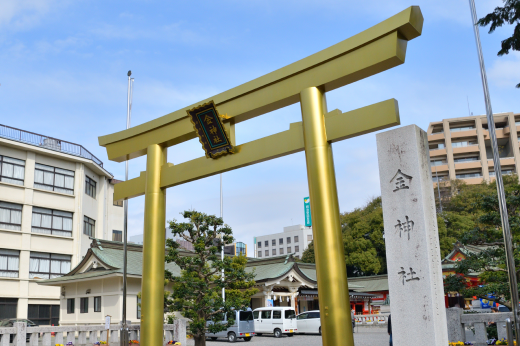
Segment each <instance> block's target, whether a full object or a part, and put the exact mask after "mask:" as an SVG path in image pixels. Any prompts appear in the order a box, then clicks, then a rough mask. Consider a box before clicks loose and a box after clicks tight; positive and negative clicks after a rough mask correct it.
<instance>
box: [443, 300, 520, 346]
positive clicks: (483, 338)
mask: <svg viewBox="0 0 520 346" xmlns="http://www.w3.org/2000/svg"><path fill="white" fill-rule="evenodd" d="M446 317H447V320H448V340H449V341H450V342H457V341H463V342H465V341H466V327H473V328H474V331H475V342H474V346H486V345H487V340H488V339H489V338H488V335H487V331H486V327H487V326H488V323H489V322H495V323H496V324H497V331H498V338H499V339H502V338H506V339H507V333H506V327H505V325H506V319H508V318H510V319H511V320H513V314H512V313H511V312H499V313H470V314H464V313H463V310H462V309H461V308H449V309H446Z"/></svg>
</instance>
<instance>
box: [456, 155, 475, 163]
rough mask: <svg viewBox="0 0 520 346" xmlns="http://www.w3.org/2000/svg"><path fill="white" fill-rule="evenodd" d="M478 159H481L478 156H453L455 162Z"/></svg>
mask: <svg viewBox="0 0 520 346" xmlns="http://www.w3.org/2000/svg"><path fill="white" fill-rule="evenodd" d="M478 160H479V158H478V156H472V157H459V158H453V162H455V163H459V162H474V161H478Z"/></svg>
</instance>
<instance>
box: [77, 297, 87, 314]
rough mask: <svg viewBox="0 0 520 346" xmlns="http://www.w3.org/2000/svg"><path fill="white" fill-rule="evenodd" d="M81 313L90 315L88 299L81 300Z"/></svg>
mask: <svg viewBox="0 0 520 346" xmlns="http://www.w3.org/2000/svg"><path fill="white" fill-rule="evenodd" d="M79 312H80V313H82V314H86V313H88V298H80V300H79Z"/></svg>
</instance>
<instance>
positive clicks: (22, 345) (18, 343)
mask: <svg viewBox="0 0 520 346" xmlns="http://www.w3.org/2000/svg"><path fill="white" fill-rule="evenodd" d="M14 327H15V328H16V336H15V338H14V345H15V346H26V343H27V342H26V341H25V338H26V337H27V335H26V334H27V332H26V329H27V325H26V324H25V322H15V323H14Z"/></svg>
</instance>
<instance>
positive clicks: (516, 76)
mask: <svg viewBox="0 0 520 346" xmlns="http://www.w3.org/2000/svg"><path fill="white" fill-rule="evenodd" d="M488 73H489V79H490V80H491V81H492V82H493V83H494V84H496V85H497V86H500V87H505V88H512V87H514V86H515V85H517V84H518V83H520V52H513V51H512V52H510V53H509V54H508V55H503V56H501V57H497V58H495V60H494V62H493V65H492V66H491V68H490V69H489V72H488Z"/></svg>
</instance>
